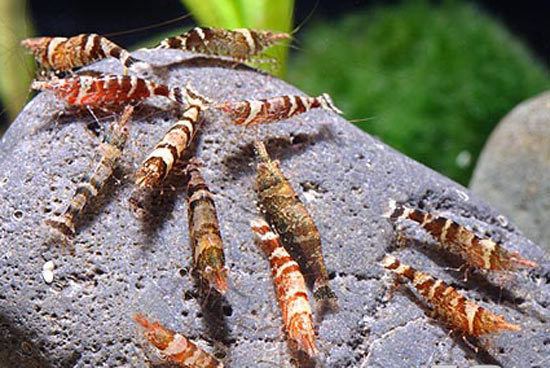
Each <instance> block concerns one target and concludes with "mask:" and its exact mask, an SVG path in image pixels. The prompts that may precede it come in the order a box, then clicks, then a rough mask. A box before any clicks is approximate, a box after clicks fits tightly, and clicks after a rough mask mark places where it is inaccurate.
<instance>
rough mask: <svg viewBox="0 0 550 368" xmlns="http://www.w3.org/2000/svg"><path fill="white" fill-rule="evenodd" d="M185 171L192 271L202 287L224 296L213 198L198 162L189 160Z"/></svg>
mask: <svg viewBox="0 0 550 368" xmlns="http://www.w3.org/2000/svg"><path fill="white" fill-rule="evenodd" d="M186 171H187V174H188V176H189V181H188V184H187V198H188V202H189V210H188V215H189V216H188V218H189V238H190V239H191V245H192V247H193V261H194V268H195V271H196V273H197V275H198V277H199V279H200V280H201V285H203V286H209V287H213V288H214V289H216V290H217V291H218V292H220V293H221V294H225V292H226V291H227V267H226V266H225V256H224V253H223V241H222V236H221V232H220V224H219V221H218V215H217V212H216V205H215V204H214V195H213V194H212V192H210V190H209V189H208V186H207V185H206V182H205V180H204V177H203V176H202V174H201V172H200V162H199V161H198V160H197V159H191V160H190V162H189V163H188V165H187V168H186Z"/></svg>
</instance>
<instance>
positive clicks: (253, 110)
mask: <svg viewBox="0 0 550 368" xmlns="http://www.w3.org/2000/svg"><path fill="white" fill-rule="evenodd" d="M216 108H218V109H220V110H222V111H224V112H225V113H227V114H228V115H229V116H230V117H231V120H232V122H233V124H235V125H244V126H245V127H248V126H251V125H257V124H268V123H273V122H277V121H280V120H285V119H289V118H291V117H293V116H296V115H300V114H303V113H304V112H307V111H310V110H312V109H317V108H320V109H324V110H330V111H333V112H335V113H337V114H342V111H340V110H339V109H338V108H337V107H336V106H335V105H334V103H333V102H332V99H331V98H330V96H329V95H328V94H326V93H323V94H322V95H320V96H318V97H306V96H290V95H285V96H278V97H271V98H267V99H261V100H242V101H235V102H230V101H229V102H223V103H220V104H217V105H216Z"/></svg>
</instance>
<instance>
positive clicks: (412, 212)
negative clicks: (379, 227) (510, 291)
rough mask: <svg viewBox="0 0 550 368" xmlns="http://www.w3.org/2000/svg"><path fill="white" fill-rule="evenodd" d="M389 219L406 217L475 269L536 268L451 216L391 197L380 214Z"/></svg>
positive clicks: (509, 269)
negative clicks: (409, 205) (415, 206)
mask: <svg viewBox="0 0 550 368" xmlns="http://www.w3.org/2000/svg"><path fill="white" fill-rule="evenodd" d="M384 216H385V217H387V218H389V219H390V221H392V222H397V221H400V220H405V219H409V220H412V221H414V222H416V223H418V224H420V227H422V228H423V229H424V230H426V231H427V232H428V233H429V234H431V235H432V236H433V237H434V238H435V239H436V240H437V241H438V242H439V244H441V246H442V247H443V248H444V249H446V250H448V251H449V252H451V253H453V254H457V255H459V256H460V257H462V259H464V261H466V263H467V264H468V265H469V266H471V267H473V268H477V269H485V270H491V271H515V270H517V269H519V268H522V267H536V266H537V264H536V263H535V262H532V261H530V260H527V259H525V258H523V257H521V256H520V255H519V254H518V253H515V252H513V253H512V252H509V251H507V250H506V249H504V248H503V247H502V246H501V245H500V244H498V243H496V242H494V241H493V240H491V239H489V238H482V237H479V236H477V235H476V234H475V233H474V232H473V231H472V230H470V229H468V228H467V227H465V226H462V225H460V224H457V223H456V222H454V221H453V220H451V219H448V218H445V217H440V216H434V215H432V214H431V213H428V212H425V211H422V210H418V209H414V208H410V207H407V206H404V205H403V204H399V203H396V202H395V201H393V200H391V201H390V204H389V210H388V213H386V214H385V215H384Z"/></svg>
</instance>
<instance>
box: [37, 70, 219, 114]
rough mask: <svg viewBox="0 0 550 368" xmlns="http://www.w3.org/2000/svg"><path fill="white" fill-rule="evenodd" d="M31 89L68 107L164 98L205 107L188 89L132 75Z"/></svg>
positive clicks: (53, 83) (66, 80)
mask: <svg viewBox="0 0 550 368" xmlns="http://www.w3.org/2000/svg"><path fill="white" fill-rule="evenodd" d="M31 88H33V89H36V90H41V91H44V90H50V91H53V93H54V94H55V95H56V96H57V97H58V98H61V99H64V100H65V101H66V102H67V103H68V104H69V105H72V106H80V107H84V106H87V107H108V106H116V105H123V104H127V103H131V102H137V101H142V100H144V99H146V98H149V97H153V96H164V97H166V98H168V99H170V100H172V101H174V102H176V103H178V104H180V105H187V104H204V105H206V104H208V103H209V100H208V99H207V98H206V97H204V96H201V95H200V94H199V93H197V92H196V91H194V90H193V89H192V88H191V87H189V86H187V87H183V88H179V87H174V88H170V87H168V86H166V85H163V84H158V83H155V82H151V81H148V80H145V79H142V78H138V77H135V76H126V75H125V76H123V75H107V76H101V77H92V76H76V77H70V78H64V79H58V78H54V79H52V80H47V81H33V83H32V85H31Z"/></svg>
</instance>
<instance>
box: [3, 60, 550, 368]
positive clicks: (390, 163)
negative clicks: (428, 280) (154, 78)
mask: <svg viewBox="0 0 550 368" xmlns="http://www.w3.org/2000/svg"><path fill="white" fill-rule="evenodd" d="M138 56H141V57H144V58H147V60H150V61H152V62H155V63H157V64H170V66H169V67H168V74H167V75H165V76H164V77H165V79H164V81H165V82H167V83H169V84H171V85H182V84H184V83H187V82H190V83H191V84H192V85H193V86H194V87H195V88H196V89H198V90H199V91H200V92H201V93H203V94H205V95H207V96H210V97H211V98H213V99H240V98H262V97H269V96H275V95H280V94H284V93H294V94H295V93H301V92H300V91H298V90H296V89H295V88H293V87H291V86H289V85H288V84H286V83H284V82H282V81H280V80H278V79H276V78H274V77H271V76H269V75H263V74H260V73H257V72H254V71H251V70H246V68H245V69H243V68H232V67H228V66H226V67H223V66H212V65H210V64H208V63H206V64H205V63H203V62H201V60H198V62H195V61H197V60H192V61H187V62H182V63H178V62H177V61H178V60H184V59H187V58H189V57H191V56H190V55H187V54H184V53H181V52H178V51H172V50H168V51H162V52H161V51H157V52H155V53H151V52H145V51H142V52H141V54H138ZM91 68H92V69H95V70H103V71H110V72H116V73H120V72H121V69H120V67H119V66H118V65H117V63H116V62H115V61H105V62H102V63H98V64H96V65H93V66H92V67H91ZM151 104H154V105H157V107H158V108H157V107H155V106H151ZM160 108H164V109H168V110H167V111H166V112H163V111H162V110H161V109H160ZM63 109H64V108H63V104H61V103H59V102H56V100H55V98H54V97H53V96H52V95H50V94H48V93H42V94H40V95H38V96H37V97H36V98H35V99H34V100H33V101H32V102H30V103H29V104H28V105H27V107H26V108H25V110H24V111H23V112H22V113H21V114H20V116H19V117H18V119H17V120H16V121H15V123H14V124H13V125H12V127H11V128H10V129H9V131H8V132H7V133H6V135H5V136H4V137H3V139H2V145H1V157H0V198H1V207H0V220H1V223H0V254H1V255H0V272H1V276H0V282H1V286H0V366H2V367H146V366H149V364H150V361H151V360H152V361H153V362H156V361H158V357H155V355H154V352H152V351H151V349H148V348H147V345H146V344H145V343H144V340H143V338H142V337H141V335H140V334H139V330H138V329H137V328H136V325H135V324H134V322H133V321H132V319H131V316H132V314H133V313H135V312H143V313H145V314H147V315H148V316H150V317H151V318H153V319H157V320H160V321H162V322H163V323H164V324H166V325H167V326H169V327H171V328H173V329H175V330H177V331H181V332H182V333H185V334H186V335H188V336H189V337H191V338H192V339H194V340H195V341H197V342H198V343H199V345H201V346H203V347H204V348H205V349H207V350H208V351H213V352H215V353H216V355H217V356H218V357H220V358H222V360H223V361H224V362H225V365H226V366H227V367H234V368H236V367H238V368H242V367H265V368H267V367H274V366H276V367H290V366H291V364H292V363H291V361H290V358H289V354H288V351H287V346H286V343H285V340H284V337H283V334H282V333H281V318H280V312H279V310H278V308H277V304H276V301H275V298H274V290H273V285H272V281H271V277H270V273H269V270H268V263H267V261H266V260H265V259H264V258H263V255H262V254H261V253H260V252H259V250H258V249H257V248H256V246H255V245H254V244H253V242H252V236H251V233H250V230H249V221H250V219H251V218H253V217H254V216H256V209H255V203H254V201H255V195H254V192H253V189H252V188H253V180H254V175H255V172H254V166H253V165H252V163H253V162H254V158H253V155H252V147H251V142H252V141H253V139H254V138H256V137H259V138H262V139H266V140H267V146H268V149H269V151H270V152H271V155H272V156H273V157H274V158H276V159H279V160H281V165H282V168H283V170H284V172H285V173H286V174H287V176H288V177H289V178H290V180H291V182H292V184H293V185H294V187H295V188H296V190H297V191H298V193H299V195H300V196H301V198H302V199H303V200H304V202H305V203H306V205H307V207H308V208H309V210H310V211H311V214H312V215H313V217H314V219H315V221H316V223H317V224H318V226H319V229H320V231H321V235H322V240H323V244H324V254H325V259H326V263H327V266H328V268H329V270H330V272H331V277H332V280H331V283H332V286H333V288H334V290H335V291H336V293H337V294H338V296H339V299H340V306H341V310H340V311H339V312H338V313H336V314H328V315H326V316H325V317H324V319H322V322H318V335H319V348H320V350H321V356H322V357H323V360H324V362H323V364H324V366H325V367H386V368H389V367H404V366H409V367H413V366H414V367H418V366H423V365H429V364H438V363H439V364H443V363H446V364H451V363H452V364H456V365H459V366H461V367H465V366H471V365H474V364H480V363H485V364H489V363H491V364H499V365H501V366H503V367H527V366H531V367H536V366H540V367H542V366H543V365H545V364H546V363H544V362H547V358H548V354H549V346H548V343H549V341H548V336H549V335H548V324H547V320H548V317H549V313H548V303H549V301H550V298H549V295H550V293H549V288H548V284H547V282H548V272H549V267H548V258H547V256H546V255H545V254H544V252H543V251H542V250H541V249H540V248H539V247H538V246H536V245H535V244H533V243H532V242H530V241H529V240H528V239H526V238H525V237H524V236H522V235H521V234H520V233H519V232H518V231H517V229H516V228H515V227H514V226H513V225H511V224H510V223H508V222H507V221H506V219H505V218H502V217H499V213H498V212H497V211H495V210H493V209H492V208H490V207H488V206H487V205H486V204H484V203H483V202H482V201H480V200H479V199H477V198H475V197H473V196H472V195H470V194H469V193H468V191H467V190H465V189H464V188H463V187H461V186H459V185H458V184H456V183H453V182H451V181H450V180H448V179H446V178H444V177H442V176H440V175H438V174H436V173H434V172H433V171H431V170H429V169H427V168H426V167H424V166H422V165H420V164H418V163H416V162H414V161H412V160H411V159H408V158H406V157H404V156H403V155H401V154H399V153H397V152H395V151H394V150H392V149H391V148H389V147H388V146H386V145H384V144H383V143H381V142H379V141H377V140H376V139H373V138H372V137H370V136H368V135H367V134H364V133H363V132H361V131H359V130H358V129H357V128H355V127H354V126H353V125H351V124H350V123H348V122H346V121H345V120H344V119H343V118H341V117H339V116H337V115H335V114H333V113H329V112H324V111H314V112H310V113H308V114H304V115H302V116H300V117H298V118H295V119H292V121H288V122H282V123H278V124H272V125H270V126H263V127H260V128H259V129H257V130H250V131H247V132H245V133H243V131H242V128H240V127H234V126H231V125H230V124H229V121H228V119H227V117H224V116H222V115H221V114H220V113H217V112H209V113H208V114H207V116H206V120H205V123H204V125H203V130H202V132H201V134H200V136H199V137H198V142H197V145H196V149H197V151H196V152H197V155H198V157H200V158H201V159H202V160H203V161H204V164H205V169H204V174H205V176H206V178H207V180H208V181H209V182H210V186H211V189H212V190H213V191H214V192H215V194H216V203H217V208H218V211H219V216H220V221H221V224H222V229H221V230H222V234H223V237H224V240H225V247H226V256H227V263H228V265H229V267H230V280H231V290H230V291H229V292H228V294H227V298H226V301H225V302H224V303H223V305H222V307H221V308H219V310H218V311H217V312H216V311H214V312H212V310H210V309H209V308H205V307H204V304H203V305H201V302H200V300H199V299H198V298H197V293H196V286H195V284H194V282H193V279H192V276H191V273H190V272H189V269H190V266H191V249H190V246H189V239H188V229H187V212H186V211H187V206H186V200H185V194H184V192H183V190H182V188H181V186H178V183H179V182H178V180H175V181H173V183H175V184H173V188H166V189H165V191H164V193H163V195H162V196H160V195H158V196H156V197H155V201H154V202H153V203H152V206H151V208H150V209H149V211H150V214H149V215H150V216H148V217H147V218H148V220H147V221H145V222H144V221H141V220H139V219H137V218H136V217H135V216H134V215H133V213H132V211H131V210H130V207H129V204H128V202H129V198H130V196H131V193H132V191H133V189H134V187H133V183H132V173H133V172H134V170H135V169H136V167H137V165H138V164H139V162H140V161H141V160H142V159H143V158H144V156H145V155H146V154H147V152H148V150H149V149H150V148H151V147H152V146H153V145H154V144H155V143H156V141H157V140H158V139H159V138H160V137H161V136H162V135H163V132H164V131H165V130H166V129H167V128H168V127H169V126H170V125H171V124H172V123H173V122H174V119H175V114H174V112H173V111H171V110H170V109H169V105H167V104H165V103H164V102H162V101H155V100H153V101H152V102H151V103H144V104H142V105H140V107H139V108H138V109H137V112H136V115H135V117H134V119H133V121H132V123H131V140H130V142H129V144H128V148H127V150H126V154H125V159H124V161H123V162H122V164H121V166H120V169H119V170H118V173H117V178H116V180H113V182H112V183H111V184H110V186H109V187H108V189H107V190H106V191H105V195H103V196H102V197H101V198H99V200H98V201H97V202H96V203H95V205H94V206H92V207H91V208H90V209H89V210H88V211H87V212H86V215H85V216H84V218H83V220H82V221H81V222H80V224H79V230H78V235H77V236H76V239H75V241H74V244H73V246H72V248H73V249H72V252H71V250H70V249H68V248H70V247H68V246H65V247H62V245H61V244H50V245H48V237H49V236H50V234H49V232H48V229H47V228H45V227H44V226H43V225H42V223H43V220H44V219H45V218H47V217H48V216H50V215H51V214H52V213H54V212H56V211H59V210H60V209H62V208H64V206H65V205H66V204H67V201H68V200H69V198H70V196H71V195H72V192H73V190H74V187H75V183H76V182H77V181H78V179H79V178H80V177H81V176H82V175H83V174H84V173H85V172H86V171H87V170H89V169H90V167H91V162H92V159H93V157H94V153H95V152H97V148H98V139H97V138H96V137H95V136H94V135H93V134H90V133H89V130H88V129H87V128H86V127H87V125H88V124H89V123H91V122H93V118H92V117H91V115H90V114H89V113H87V112H83V113H79V114H75V113H71V112H67V114H66V115H65V116H64V117H59V116H58V115H57V112H58V111H60V110H63ZM102 119H103V120H102V121H103V124H104V125H106V124H107V123H106V121H109V118H108V119H106V120H105V118H102ZM416 144H421V142H416ZM390 198H394V199H397V200H399V201H407V202H408V203H410V204H413V205H417V206H420V207H422V208H424V209H429V210H434V211H439V212H443V213H445V214H447V215H449V216H451V217H453V218H456V219H457V220H459V221H461V222H462V223H464V224H467V225H470V226H474V227H475V228H476V229H477V230H478V231H479V232H481V233H486V234H490V235H492V236H494V237H495V238H496V239H497V240H500V241H503V242H504V244H505V246H506V247H507V248H509V249H511V250H517V251H520V252H521V253H522V254H523V255H524V256H525V257H527V258H530V259H532V260H535V261H537V262H539V263H540V264H541V267H540V268H538V269H535V270H532V271H529V272H528V271H524V272H520V273H518V274H514V275H510V276H507V277H506V278H505V280H500V281H494V280H492V279H490V278H487V277H485V276H483V275H479V274H474V275H471V276H470V277H469V279H468V282H467V283H466V284H464V283H463V282H462V281H461V280H462V273H461V272H453V271H450V270H447V269H446V267H456V266H457V265H459V263H457V260H456V259H452V258H449V257H447V256H445V255H444V254H443V253H441V252H437V251H435V250H434V249H435V248H434V243H433V242H431V241H430V240H429V239H428V238H427V237H426V236H425V235H424V234H423V233H421V232H418V231H417V230H416V228H415V227H410V228H409V231H410V232H411V235H413V236H415V237H416V238H417V240H418V241H417V242H415V243H413V244H411V246H410V247H406V248H401V249H397V247H396V246H395V242H394V241H395V233H394V230H393V227H392V226H391V225H390V224H389V223H388V222H387V221H386V220H385V219H383V218H382V217H381V215H382V213H383V212H384V210H385V207H386V204H387V202H388V200H389V199H390ZM421 241H427V242H421ZM387 252H392V253H394V254H396V255H398V256H399V257H400V258H402V260H403V261H406V262H408V263H410V264H412V265H414V266H416V267H417V268H421V269H424V270H426V271H428V272H432V273H433V274H435V275H436V276H438V277H442V278H443V279H445V280H447V281H449V282H451V283H452V284H453V285H456V286H457V287H459V288H461V289H464V290H465V293H466V294H467V295H468V296H469V297H472V298H475V299H477V300H479V301H480V303H481V305H483V306H486V307H490V308H491V309H492V310H494V311H496V312H498V313H502V314H504V315H506V316H507V318H508V319H509V320H510V321H512V322H515V323H518V324H521V325H522V328H523V329H522V331H521V332H518V333H505V334H502V335H499V336H496V337H494V338H492V339H491V340H490V344H489V345H488V347H486V348H482V349H481V350H480V352H479V353H478V354H476V353H474V352H473V351H472V350H471V349H470V348H469V347H468V346H467V345H465V344H464V343H463V342H462V340H461V338H460V336H454V335H449V331H448V329H447V328H445V327H444V326H442V325H441V324H440V323H438V322H437V321H434V320H432V319H431V318H430V317H429V316H428V314H427V311H426V309H425V307H424V306H423V304H422V303H420V302H419V301H418V299H417V298H416V297H415V295H414V294H412V293H411V292H408V291H407V290H408V289H407V288H401V289H399V290H398V291H396V292H394V293H393V297H392V298H388V297H387V292H388V289H389V288H390V285H391V284H392V280H391V278H390V277H388V275H387V273H386V272H385V271H384V270H383V269H381V267H380V266H379V265H378V262H379V261H380V259H381V258H382V257H383V255H384V254H385V253H387ZM50 260H51V261H53V262H54V264H55V269H54V280H53V283H51V284H47V283H45V281H44V279H43V278H42V275H41V271H42V267H43V264H44V263H45V262H47V261H50ZM500 285H505V286H504V288H501V287H500Z"/></svg>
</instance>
